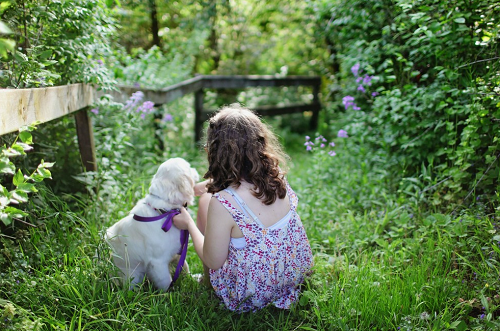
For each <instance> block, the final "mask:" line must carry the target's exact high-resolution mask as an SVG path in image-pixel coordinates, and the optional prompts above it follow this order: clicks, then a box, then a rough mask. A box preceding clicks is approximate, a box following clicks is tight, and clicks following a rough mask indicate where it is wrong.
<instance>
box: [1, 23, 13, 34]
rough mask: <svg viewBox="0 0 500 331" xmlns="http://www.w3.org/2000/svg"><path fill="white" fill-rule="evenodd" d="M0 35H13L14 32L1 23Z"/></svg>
mask: <svg viewBox="0 0 500 331" xmlns="http://www.w3.org/2000/svg"><path fill="white" fill-rule="evenodd" d="M0 33H2V34H11V33H12V30H11V29H10V28H9V27H8V26H7V24H5V23H4V22H2V21H0Z"/></svg>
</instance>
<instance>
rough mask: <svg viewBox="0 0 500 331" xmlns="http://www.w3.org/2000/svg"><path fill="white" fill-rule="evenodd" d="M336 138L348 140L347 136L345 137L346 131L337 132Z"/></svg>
mask: <svg viewBox="0 0 500 331" xmlns="http://www.w3.org/2000/svg"><path fill="white" fill-rule="evenodd" d="M337 137H339V138H348V137H349V136H348V135H347V131H346V130H342V129H340V130H339V132H338V133H337Z"/></svg>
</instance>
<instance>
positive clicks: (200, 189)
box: [194, 180, 210, 197]
mask: <svg viewBox="0 0 500 331" xmlns="http://www.w3.org/2000/svg"><path fill="white" fill-rule="evenodd" d="M209 181H210V180H205V181H203V182H199V183H197V184H195V185H194V195H195V196H197V197H199V196H200V195H202V194H204V193H206V192H207V184H208V183H209Z"/></svg>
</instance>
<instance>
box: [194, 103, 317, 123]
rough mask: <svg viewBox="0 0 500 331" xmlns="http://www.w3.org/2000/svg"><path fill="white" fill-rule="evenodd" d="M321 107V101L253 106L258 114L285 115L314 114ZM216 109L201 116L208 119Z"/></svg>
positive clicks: (204, 119) (206, 111) (204, 112)
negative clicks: (308, 112) (277, 105)
mask: <svg viewBox="0 0 500 331" xmlns="http://www.w3.org/2000/svg"><path fill="white" fill-rule="evenodd" d="M320 109H321V104H319V103H310V104H295V105H287V106H283V107H276V106H263V107H258V108H252V110H254V111H255V112H256V113H257V114H259V115H261V116H275V115H285V114H293V113H302V112H305V111H312V112H313V114H314V112H315V111H319V110H320ZM215 112H216V110H205V111H203V113H202V115H201V118H203V121H206V120H208V119H209V118H210V117H211V116H212V114H214V113H215Z"/></svg>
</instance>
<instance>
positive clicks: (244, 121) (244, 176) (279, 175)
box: [204, 104, 288, 205]
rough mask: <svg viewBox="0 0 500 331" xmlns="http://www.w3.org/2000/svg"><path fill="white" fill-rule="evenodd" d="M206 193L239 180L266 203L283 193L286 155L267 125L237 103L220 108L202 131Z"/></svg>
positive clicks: (282, 195) (283, 195)
mask: <svg viewBox="0 0 500 331" xmlns="http://www.w3.org/2000/svg"><path fill="white" fill-rule="evenodd" d="M205 146H206V150H207V154H208V171H207V173H206V174H205V176H204V178H206V179H210V178H211V179H212V181H211V182H209V184H208V185H207V190H208V192H209V193H216V192H219V191H221V190H223V189H225V188H227V187H228V186H231V185H233V186H235V187H239V186H240V184H241V180H245V181H246V182H248V183H250V184H253V185H254V188H253V190H252V194H253V195H254V196H255V197H257V198H258V199H260V200H262V202H263V203H264V204H266V205H271V204H273V203H274V202H275V201H276V198H277V197H278V198H280V199H283V198H284V197H285V196H286V182H285V179H284V175H285V174H284V171H285V165H286V160H287V159H288V156H287V155H286V154H285V153H284V152H283V149H282V146H281V144H280V143H279V141H278V139H277V137H276V136H275V135H274V133H273V132H272V130H271V128H270V127H269V126H268V125H266V124H265V123H263V122H262V121H261V119H260V118H259V117H258V116H257V115H256V114H255V113H254V112H253V111H251V110H250V109H247V108H244V107H242V106H240V105H239V104H232V105H230V106H226V107H223V108H222V109H220V110H219V111H218V112H217V113H216V115H215V116H213V117H212V118H210V120H209V126H208V129H207V134H206V145H205Z"/></svg>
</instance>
